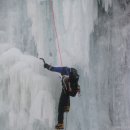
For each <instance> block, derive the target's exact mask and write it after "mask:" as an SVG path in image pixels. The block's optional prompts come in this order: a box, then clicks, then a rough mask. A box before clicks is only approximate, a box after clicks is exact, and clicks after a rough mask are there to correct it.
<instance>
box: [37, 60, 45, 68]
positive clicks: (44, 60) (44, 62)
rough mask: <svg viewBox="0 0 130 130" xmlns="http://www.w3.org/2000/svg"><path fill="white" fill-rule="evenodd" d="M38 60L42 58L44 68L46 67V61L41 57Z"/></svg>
mask: <svg viewBox="0 0 130 130" xmlns="http://www.w3.org/2000/svg"><path fill="white" fill-rule="evenodd" d="M39 59H40V60H42V61H43V63H44V68H46V65H47V64H46V62H45V60H44V59H43V58H39Z"/></svg>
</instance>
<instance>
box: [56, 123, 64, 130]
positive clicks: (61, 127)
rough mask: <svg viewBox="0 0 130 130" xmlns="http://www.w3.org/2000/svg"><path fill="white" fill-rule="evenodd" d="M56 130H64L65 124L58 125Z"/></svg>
mask: <svg viewBox="0 0 130 130" xmlns="http://www.w3.org/2000/svg"><path fill="white" fill-rule="evenodd" d="M55 128H56V129H57V130H59V129H64V124H63V123H58V124H57V125H56V126H55Z"/></svg>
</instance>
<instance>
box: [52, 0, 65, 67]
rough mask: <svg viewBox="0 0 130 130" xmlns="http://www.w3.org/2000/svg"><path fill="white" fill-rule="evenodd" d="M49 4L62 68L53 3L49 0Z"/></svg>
mask: <svg viewBox="0 0 130 130" xmlns="http://www.w3.org/2000/svg"><path fill="white" fill-rule="evenodd" d="M50 3H51V9H52V17H53V24H54V31H55V34H56V39H57V47H58V51H59V57H60V63H61V66H62V65H63V64H62V57H61V50H60V44H59V38H58V33H57V29H56V22H55V14H54V9H53V2H52V0H50Z"/></svg>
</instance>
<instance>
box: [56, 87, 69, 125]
mask: <svg viewBox="0 0 130 130" xmlns="http://www.w3.org/2000/svg"><path fill="white" fill-rule="evenodd" d="M69 107H70V97H69V95H68V94H66V93H65V92H64V89H62V92H61V96H60V101H59V107H58V123H63V120H64V112H65V111H66V110H65V109H66V108H69Z"/></svg>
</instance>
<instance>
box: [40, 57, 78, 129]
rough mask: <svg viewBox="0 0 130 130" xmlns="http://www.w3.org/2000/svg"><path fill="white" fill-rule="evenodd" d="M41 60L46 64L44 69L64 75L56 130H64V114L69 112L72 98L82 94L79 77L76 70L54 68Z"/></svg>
mask: <svg viewBox="0 0 130 130" xmlns="http://www.w3.org/2000/svg"><path fill="white" fill-rule="evenodd" d="M40 59H41V60H43V62H44V68H46V69H48V70H50V71H53V72H58V73H60V74H61V75H62V86H63V87H62V92H61V96H60V100H59V106H58V124H57V125H56V126H55V128H56V129H64V112H69V109H70V96H72V97H74V96H76V94H77V93H80V86H79V84H78V80H79V75H78V73H77V70H76V69H75V68H69V67H53V66H51V65H49V64H47V63H46V62H45V60H44V59H43V58H40Z"/></svg>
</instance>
